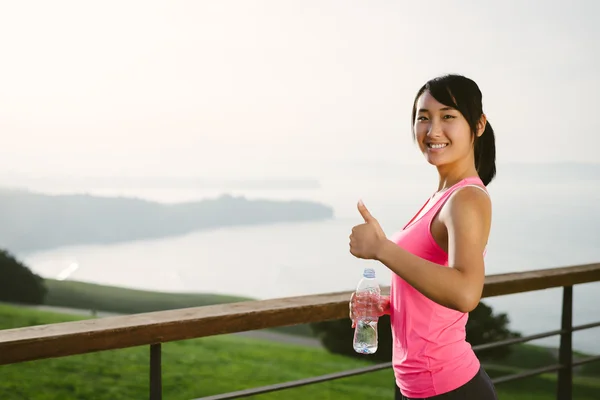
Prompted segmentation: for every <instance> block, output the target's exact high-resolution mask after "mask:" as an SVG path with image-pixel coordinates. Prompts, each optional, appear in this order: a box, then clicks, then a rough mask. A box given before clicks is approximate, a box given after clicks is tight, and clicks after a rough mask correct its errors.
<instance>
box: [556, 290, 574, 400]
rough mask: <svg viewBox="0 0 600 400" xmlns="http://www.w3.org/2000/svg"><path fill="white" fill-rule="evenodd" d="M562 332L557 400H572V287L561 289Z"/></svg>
mask: <svg viewBox="0 0 600 400" xmlns="http://www.w3.org/2000/svg"><path fill="white" fill-rule="evenodd" d="M561 329H562V330H563V332H562V333H561V335H560V348H559V350H558V363H559V364H560V366H561V369H559V370H558V382H557V387H556V399H557V400H571V399H572V398H573V286H564V287H563V301H562V323H561Z"/></svg>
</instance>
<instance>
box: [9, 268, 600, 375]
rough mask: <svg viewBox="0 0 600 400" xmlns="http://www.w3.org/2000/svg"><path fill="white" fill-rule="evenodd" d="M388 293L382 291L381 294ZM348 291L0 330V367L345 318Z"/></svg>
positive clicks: (570, 275)
mask: <svg viewBox="0 0 600 400" xmlns="http://www.w3.org/2000/svg"><path fill="white" fill-rule="evenodd" d="M596 281H600V263H596V264H587V265H578V266H573V267H563V268H552V269H543V270H535V271H527V272H518V273H509V274H499V275H490V276H487V277H486V282H485V287H484V291H483V297H492V296H501V295H507V294H514V293H522V292H530V291H535V290H542V289H549V288H556V287H562V286H571V285H576V284H581V283H587V282H596ZM388 290H389V288H384V289H383V292H384V293H386V292H387V291H388ZM350 293H351V292H349V291H347V292H338V293H327V294H320V295H309V296H299V297H288V298H280V299H272V300H258V301H245V302H238V303H229V304H220V305H212V306H203V307H193V308H184V309H178V310H168V311H159V312H150V313H143V314H133V315H122V316H116V317H106V318H99V319H89V320H82V321H75V322H64V323H58V324H49V325H38V326H31V327H24V328H16V329H7V330H0V365H2V364H12V363H17V362H23V361H31V360H38V359H43V358H51V357H63V356H70V355H76V354H84V353H91V352H95V351H103V350H114V349H121V348H126V347H134V346H142V345H148V344H154V343H164V342H170V341H177V340H186V339H193V338H198V337H205V336H212V335H219V334H225V333H236V332H244V331H251V330H255V329H264V328H273V327H280V326H289V325H297V324H305V323H311V322H319V321H327V320H333V319H339V318H345V317H347V316H348V300H349V297H350Z"/></svg>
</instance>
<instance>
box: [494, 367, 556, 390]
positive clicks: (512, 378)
mask: <svg viewBox="0 0 600 400" xmlns="http://www.w3.org/2000/svg"><path fill="white" fill-rule="evenodd" d="M562 368H563V366H562V365H560V364H554V365H549V366H547V367H540V368H535V369H529V370H527V371H523V372H519V373H517V374H510V375H505V376H500V377H498V378H494V379H492V382H494V385H499V384H501V383H506V382H512V381H516V380H519V379H524V378H529V377H531V376H536V375H541V374H545V373H547V372H554V371H561V370H562Z"/></svg>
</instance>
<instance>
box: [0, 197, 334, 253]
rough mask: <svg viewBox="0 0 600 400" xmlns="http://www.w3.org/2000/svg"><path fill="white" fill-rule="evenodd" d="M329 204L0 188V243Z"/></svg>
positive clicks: (318, 211) (66, 239)
mask: <svg viewBox="0 0 600 400" xmlns="http://www.w3.org/2000/svg"><path fill="white" fill-rule="evenodd" d="M332 217H333V209H332V208H331V207H328V206H326V205H323V204H319V203H315V202H307V201H270V200H248V199H246V198H244V197H232V196H228V195H224V196H221V197H219V198H215V199H208V200H202V201H197V202H188V203H180V204H161V203H156V202H150V201H146V200H141V199H135V198H124V197H99V196H91V195H86V194H75V195H46V194H40V193H35V192H30V191H24V190H10V189H0V221H2V224H0V247H3V248H8V249H10V250H11V251H13V252H27V251H34V250H42V249H50V248H56V247H60V246H69V245H83V244H108V243H117V242H125V241H130V240H141V239H153V238H160V237H167V236H174V235H181V234H186V233H190V232H193V231H197V230H203V229H214V228H220V227H226V226H236V225H255V224H268V223H276V222H295V221H310V220H322V219H328V218H332Z"/></svg>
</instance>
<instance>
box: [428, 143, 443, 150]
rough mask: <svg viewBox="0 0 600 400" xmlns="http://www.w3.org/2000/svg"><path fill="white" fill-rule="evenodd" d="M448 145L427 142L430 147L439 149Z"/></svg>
mask: <svg viewBox="0 0 600 400" xmlns="http://www.w3.org/2000/svg"><path fill="white" fill-rule="evenodd" d="M446 146H448V143H429V147H431V148H432V149H441V148H443V147H446Z"/></svg>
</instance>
